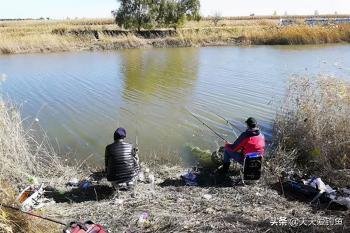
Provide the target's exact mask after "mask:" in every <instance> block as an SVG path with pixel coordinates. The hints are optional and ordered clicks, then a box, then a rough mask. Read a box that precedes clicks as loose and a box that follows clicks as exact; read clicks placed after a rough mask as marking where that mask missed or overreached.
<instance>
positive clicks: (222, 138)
mask: <svg viewBox="0 0 350 233" xmlns="http://www.w3.org/2000/svg"><path fill="white" fill-rule="evenodd" d="M186 110H187V111H188V112H189V113H190V114H191V115H192V116H193V117H194V118H195V119H197V120H198V121H199V122H200V123H202V124H203V125H204V126H206V127H207V128H208V129H210V131H212V132H213V133H214V134H215V135H216V136H218V137H219V138H220V139H221V140H223V141H224V142H228V141H227V140H226V139H225V138H224V137H223V136H221V135H220V134H219V133H217V132H216V131H215V130H213V129H212V128H211V127H210V126H209V125H207V124H206V123H204V122H203V121H202V120H201V119H199V118H198V117H197V116H196V115H194V114H193V113H192V112H190V111H189V110H188V109H186Z"/></svg>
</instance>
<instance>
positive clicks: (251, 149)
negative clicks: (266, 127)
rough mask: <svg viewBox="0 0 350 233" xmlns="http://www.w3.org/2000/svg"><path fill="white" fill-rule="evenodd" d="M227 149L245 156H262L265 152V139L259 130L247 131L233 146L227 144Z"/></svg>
mask: <svg viewBox="0 0 350 233" xmlns="http://www.w3.org/2000/svg"><path fill="white" fill-rule="evenodd" d="M225 149H226V150H228V151H230V152H239V153H242V154H243V155H246V154H249V153H255V152H258V153H260V154H261V155H262V156H263V155H264V152H265V137H264V135H263V134H262V133H261V132H260V130H259V129H258V128H254V129H247V130H246V131H245V132H243V133H242V134H241V135H240V136H239V137H238V138H237V140H236V141H235V142H234V143H233V144H226V145H225Z"/></svg>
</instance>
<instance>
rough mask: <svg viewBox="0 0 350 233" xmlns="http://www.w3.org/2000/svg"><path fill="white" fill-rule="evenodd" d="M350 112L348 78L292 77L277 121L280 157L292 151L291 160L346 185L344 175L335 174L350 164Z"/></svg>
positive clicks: (300, 166) (277, 143)
mask: <svg viewBox="0 0 350 233" xmlns="http://www.w3.org/2000/svg"><path fill="white" fill-rule="evenodd" d="M349 115H350V83H349V82H347V81H342V80H339V79H335V78H332V77H316V78H304V77H295V78H293V79H291V81H290V83H289V88H288V92H287V95H286V97H285V99H284V100H283V102H282V108H281V109H280V111H279V112H278V114H277V118H276V122H275V135H274V137H275V144H276V145H278V148H279V149H281V150H279V151H284V153H282V155H280V156H277V157H278V158H280V159H283V157H285V156H286V153H285V152H288V153H291V154H289V158H288V160H289V164H293V162H295V164H296V165H298V167H299V168H302V169H303V170H304V171H307V172H309V173H313V174H318V175H320V176H322V177H325V178H327V180H328V182H331V183H343V185H346V181H345V180H342V179H343V178H344V177H338V178H337V179H336V177H335V176H334V174H335V171H337V170H342V171H346V169H349V168H350V157H349V156H350V147H349V145H350V133H349V131H348V128H349V127H350V118H349ZM284 159H286V158H284ZM291 160H293V161H291ZM285 162H286V161H285ZM341 181H344V182H345V183H344V182H341Z"/></svg>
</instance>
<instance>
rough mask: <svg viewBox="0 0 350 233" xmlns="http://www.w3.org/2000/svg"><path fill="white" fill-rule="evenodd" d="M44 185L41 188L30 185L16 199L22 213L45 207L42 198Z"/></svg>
mask: <svg viewBox="0 0 350 233" xmlns="http://www.w3.org/2000/svg"><path fill="white" fill-rule="evenodd" d="M44 192H45V191H44V184H42V185H40V187H37V186H34V185H30V186H28V187H26V188H25V189H24V190H23V191H22V192H21V193H20V194H19V195H18V196H17V198H16V202H18V203H19V204H20V206H21V210H22V211H31V210H33V209H39V208H41V207H42V206H43V203H42V196H43V194H44Z"/></svg>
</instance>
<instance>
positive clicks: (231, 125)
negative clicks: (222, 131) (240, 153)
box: [213, 112, 238, 138]
mask: <svg viewBox="0 0 350 233" xmlns="http://www.w3.org/2000/svg"><path fill="white" fill-rule="evenodd" d="M213 114H215V115H216V116H217V117H219V118H221V119H223V120H224V121H226V124H227V125H228V126H230V128H231V129H232V132H233V134H234V135H235V136H236V138H237V137H238V135H237V134H236V132H235V129H234V128H236V129H238V127H237V126H235V125H234V124H232V123H231V122H229V121H228V120H227V119H226V118H225V117H223V116H220V115H219V114H217V113H215V112H213Z"/></svg>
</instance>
